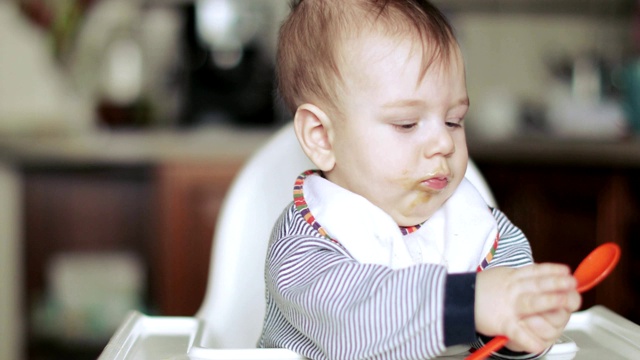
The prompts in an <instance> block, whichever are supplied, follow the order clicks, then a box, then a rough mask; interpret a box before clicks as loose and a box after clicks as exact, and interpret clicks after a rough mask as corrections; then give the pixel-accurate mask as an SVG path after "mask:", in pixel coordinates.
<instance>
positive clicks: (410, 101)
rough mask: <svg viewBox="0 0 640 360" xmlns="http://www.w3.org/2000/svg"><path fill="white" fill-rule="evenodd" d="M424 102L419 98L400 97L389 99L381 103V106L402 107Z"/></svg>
mask: <svg viewBox="0 0 640 360" xmlns="http://www.w3.org/2000/svg"><path fill="white" fill-rule="evenodd" d="M424 104H425V102H424V100H419V99H402V100H396V101H390V102H388V103H385V104H383V105H382V107H383V108H403V107H418V106H423V105H424Z"/></svg>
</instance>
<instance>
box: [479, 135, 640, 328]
mask: <svg viewBox="0 0 640 360" xmlns="http://www.w3.org/2000/svg"><path fill="white" fill-rule="evenodd" d="M470 154H471V156H472V157H473V158H474V161H475V162H476V164H477V165H478V167H479V168H480V170H481V172H482V173H483V175H484V176H485V178H486V180H487V181H488V183H489V184H490V186H491V188H492V190H493V192H494V196H495V197H496V201H497V202H498V206H499V208H500V209H501V210H502V211H504V212H505V213H506V214H507V215H508V216H509V218H510V219H511V220H512V221H513V223H514V224H515V225H516V226H518V227H520V228H521V229H522V230H523V232H524V233H525V234H526V235H527V237H528V239H529V241H530V243H531V247H532V251H533V255H534V258H535V260H536V261H537V262H559V263H565V264H568V265H569V266H571V268H572V269H575V268H576V267H577V265H578V264H579V262H580V261H581V260H582V259H583V258H584V257H585V256H586V255H587V254H589V252H590V251H591V250H593V249H594V248H595V247H596V246H598V245H600V244H602V243H605V242H615V243H617V244H618V245H620V246H621V248H622V249H623V251H622V256H621V259H620V263H619V264H618V267H617V268H616V269H615V270H614V272H613V273H612V274H611V275H610V276H609V277H608V278H607V279H606V280H605V281H604V282H603V283H602V284H600V285H599V286H598V287H596V288H594V289H593V290H591V291H589V292H587V293H585V294H583V308H589V307H591V306H593V305H595V304H599V305H604V306H606V307H608V308H609V309H611V310H613V311H615V312H617V313H618V314H621V315H623V316H624V317H626V318H628V319H630V320H632V321H634V322H636V323H640V311H639V310H638V308H637V306H635V304H636V303H638V302H639V301H640V285H638V284H640V282H639V281H638V280H639V279H640V252H639V251H638V247H639V245H638V242H637V241H636V239H637V237H638V236H639V235H640V185H639V184H640V181H639V180H640V162H638V161H637V160H638V157H640V144H639V143H637V142H635V141H631V142H627V143H625V142H620V143H618V142H616V143H614V142H602V143H598V142H585V141H571V140H567V141H546V142H545V141H530V140H522V141H517V140H511V141H502V142H495V143H486V142H481V143H475V144H474V143H473V142H472V143H471V144H470Z"/></svg>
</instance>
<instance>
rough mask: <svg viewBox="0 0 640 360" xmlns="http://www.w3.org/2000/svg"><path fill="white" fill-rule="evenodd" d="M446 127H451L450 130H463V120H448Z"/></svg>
mask: <svg viewBox="0 0 640 360" xmlns="http://www.w3.org/2000/svg"><path fill="white" fill-rule="evenodd" d="M445 125H447V127H450V128H461V127H462V119H456V120H447V121H446V122H445Z"/></svg>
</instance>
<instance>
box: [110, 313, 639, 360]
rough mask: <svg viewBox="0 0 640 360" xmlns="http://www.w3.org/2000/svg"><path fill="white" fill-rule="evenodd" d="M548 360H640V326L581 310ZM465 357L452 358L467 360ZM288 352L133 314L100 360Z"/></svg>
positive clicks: (186, 322) (197, 324)
mask: <svg viewBox="0 0 640 360" xmlns="http://www.w3.org/2000/svg"><path fill="white" fill-rule="evenodd" d="M565 335H566V336H565V337H563V338H562V339H561V341H560V343H559V344H557V345H556V346H554V348H553V349H552V350H551V351H550V352H549V353H548V354H547V356H545V358H546V359H548V360H565V359H566V360H568V359H578V360H601V359H606V360H618V359H634V360H635V359H640V326H638V325H636V324H634V323H632V322H630V321H629V320H627V319H625V318H623V317H621V316H619V315H617V314H616V313H614V312H612V311H610V310H608V309H607V308H605V307H602V306H594V307H592V308H590V309H588V310H585V311H581V312H577V313H575V314H573V315H572V316H571V320H570V321H569V324H568V325H567V328H566V330H565ZM465 356H466V353H465V354H459V355H456V356H449V357H446V359H464V357H465ZM301 358H302V357H300V356H299V355H297V354H295V353H293V352H291V351H288V350H284V349H213V348H211V347H208V345H207V341H206V336H205V326H204V323H203V322H202V320H199V319H196V318H193V317H157V316H147V315H144V314H141V313H139V312H132V313H130V314H129V316H128V317H127V319H126V320H125V321H124V322H123V323H122V325H121V326H120V328H119V329H118V331H116V333H115V334H114V336H113V337H112V338H111V340H110V341H109V344H107V346H106V347H105V349H104V351H103V353H102V355H100V357H99V360H147V359H149V360H151V359H153V360H158V359H173V360H211V359H247V360H248V359H301Z"/></svg>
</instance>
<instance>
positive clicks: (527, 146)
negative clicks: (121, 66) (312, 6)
mask: <svg viewBox="0 0 640 360" xmlns="http://www.w3.org/2000/svg"><path fill="white" fill-rule="evenodd" d="M276 131H277V128H276V127H272V128H237V127H228V126H222V125H220V126H212V127H206V128H202V129H194V130H180V131H175V130H174V131H171V130H153V131H106V130H103V131H92V132H85V133H78V134H74V135H58V136H11V137H8V136H0V161H5V162H9V163H17V164H19V165H25V164H26V165H29V164H50V163H53V164H70V165H72V164H105V165H136V164H155V163H161V162H173V161H226V160H229V161H243V160H246V159H247V158H248V157H249V156H251V154H253V153H254V152H255V151H256V150H257V149H258V148H259V147H260V146H261V145H263V144H264V143H265V142H266V141H267V140H268V139H269V138H270V137H271V136H272V135H273V134H274V133H275V132H276ZM468 143H469V144H468V145H469V154H470V157H471V158H472V159H474V160H475V161H477V162H490V163H504V164H514V163H515V164H542V165H576V166H606V167H629V168H636V167H638V168H640V137H639V136H636V137H630V138H628V139H622V140H615V139H562V138H555V137H518V138H510V139H505V140H486V139H485V140H483V139H478V138H473V137H468Z"/></svg>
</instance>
